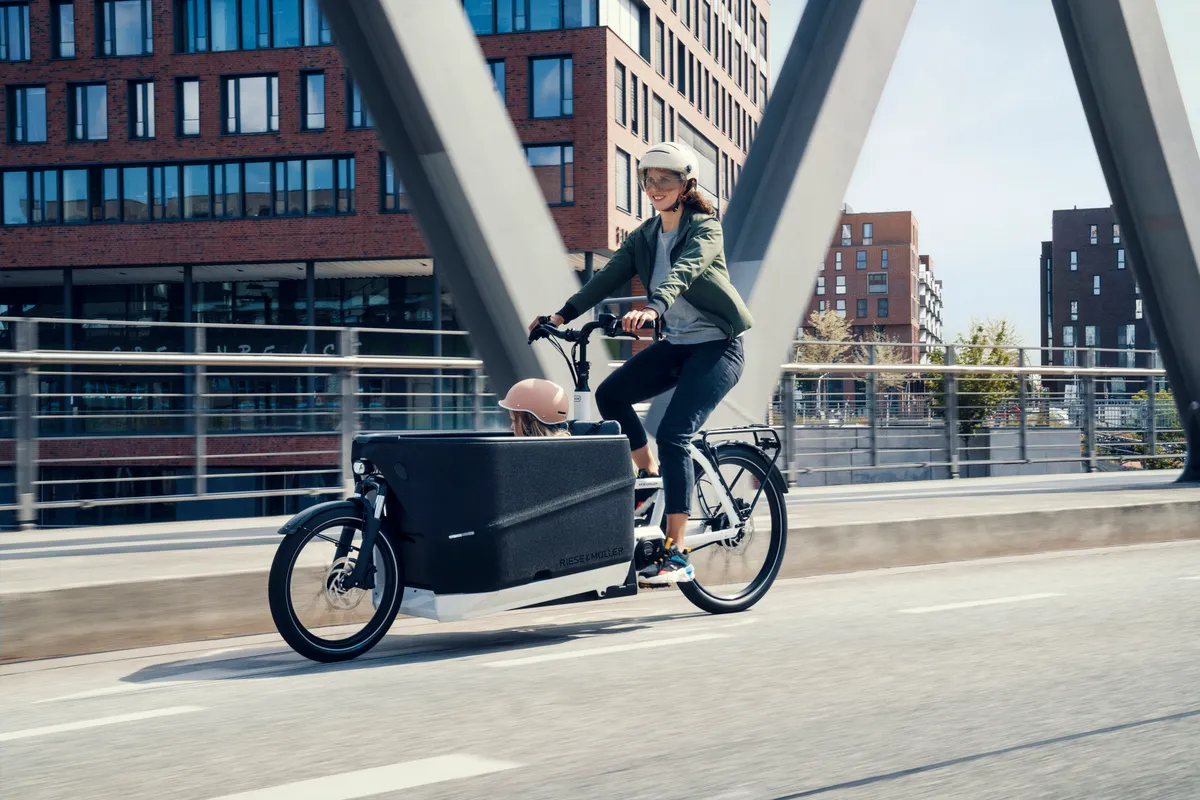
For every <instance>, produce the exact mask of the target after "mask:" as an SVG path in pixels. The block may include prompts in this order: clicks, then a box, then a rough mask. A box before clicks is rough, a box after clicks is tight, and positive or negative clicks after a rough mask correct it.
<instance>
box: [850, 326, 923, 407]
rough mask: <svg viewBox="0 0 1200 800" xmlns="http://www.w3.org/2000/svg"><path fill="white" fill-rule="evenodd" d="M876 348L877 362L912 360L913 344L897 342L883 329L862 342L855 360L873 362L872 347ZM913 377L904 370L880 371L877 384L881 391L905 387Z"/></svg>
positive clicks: (887, 362) (861, 362)
mask: <svg viewBox="0 0 1200 800" xmlns="http://www.w3.org/2000/svg"><path fill="white" fill-rule="evenodd" d="M872 348H874V350H875V363H876V364H889V365H890V364H908V363H911V361H912V356H911V353H912V350H911V348H912V345H906V344H903V343H899V342H897V341H896V340H895V339H890V338H888V335H887V334H886V333H884V332H883V331H881V330H875V331H873V332H872V333H871V334H870V335H868V336H867V337H866V338H865V339H863V342H862V344H860V345H859V346H858V347H857V348H856V349H855V353H854V360H855V361H857V362H858V363H860V364H869V363H871V349H872ZM910 377H912V376H911V374H909V373H904V372H880V373H878V374H877V375H876V376H875V386H876V387H877V388H878V389H879V391H881V392H886V391H887V390H888V389H903V388H904V387H905V386H906V385H907V384H908V379H909V378H910Z"/></svg>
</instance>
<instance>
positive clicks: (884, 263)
mask: <svg viewBox="0 0 1200 800" xmlns="http://www.w3.org/2000/svg"><path fill="white" fill-rule="evenodd" d="M882 253H883V255H882V259H883V263H882V266H881V267H880V269H887V268H888V251H887V250H883V251H882Z"/></svg>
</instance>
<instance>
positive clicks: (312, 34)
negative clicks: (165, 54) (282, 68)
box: [175, 0, 333, 53]
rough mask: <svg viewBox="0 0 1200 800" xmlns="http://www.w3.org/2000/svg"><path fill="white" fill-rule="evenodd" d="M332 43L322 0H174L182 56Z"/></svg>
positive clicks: (178, 45)
mask: <svg viewBox="0 0 1200 800" xmlns="http://www.w3.org/2000/svg"><path fill="white" fill-rule="evenodd" d="M328 44H333V33H332V31H331V30H330V28H329V21H328V20H326V19H325V15H324V14H322V13H321V9H320V6H319V4H318V1H317V0H303V2H301V0H175V51H176V52H179V53H205V52H221V51H227V50H258V49H261V48H271V47H300V46H305V47H312V46H320V45H328Z"/></svg>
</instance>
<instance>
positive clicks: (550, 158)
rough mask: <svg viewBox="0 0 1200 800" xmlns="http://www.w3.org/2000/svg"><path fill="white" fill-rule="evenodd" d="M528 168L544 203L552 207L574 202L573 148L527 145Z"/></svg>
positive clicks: (569, 146) (568, 146)
mask: <svg viewBox="0 0 1200 800" xmlns="http://www.w3.org/2000/svg"><path fill="white" fill-rule="evenodd" d="M525 156H526V158H528V159H529V166H530V167H532V168H533V176H534V177H535V178H536V179H537V182H538V185H539V186H541V187H542V193H543V194H545V195H546V202H547V203H549V204H550V205H552V206H561V205H570V204H571V203H574V202H575V148H574V147H573V146H571V145H569V144H568V145H557V144H556V145H529V146H527V147H526V148H525Z"/></svg>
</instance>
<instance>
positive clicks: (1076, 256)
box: [1071, 250, 1079, 272]
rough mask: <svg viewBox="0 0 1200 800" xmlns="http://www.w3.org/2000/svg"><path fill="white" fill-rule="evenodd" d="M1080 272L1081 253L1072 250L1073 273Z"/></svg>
mask: <svg viewBox="0 0 1200 800" xmlns="http://www.w3.org/2000/svg"><path fill="white" fill-rule="evenodd" d="M1078 271H1079V251H1078V250H1072V251H1071V272H1078Z"/></svg>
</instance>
